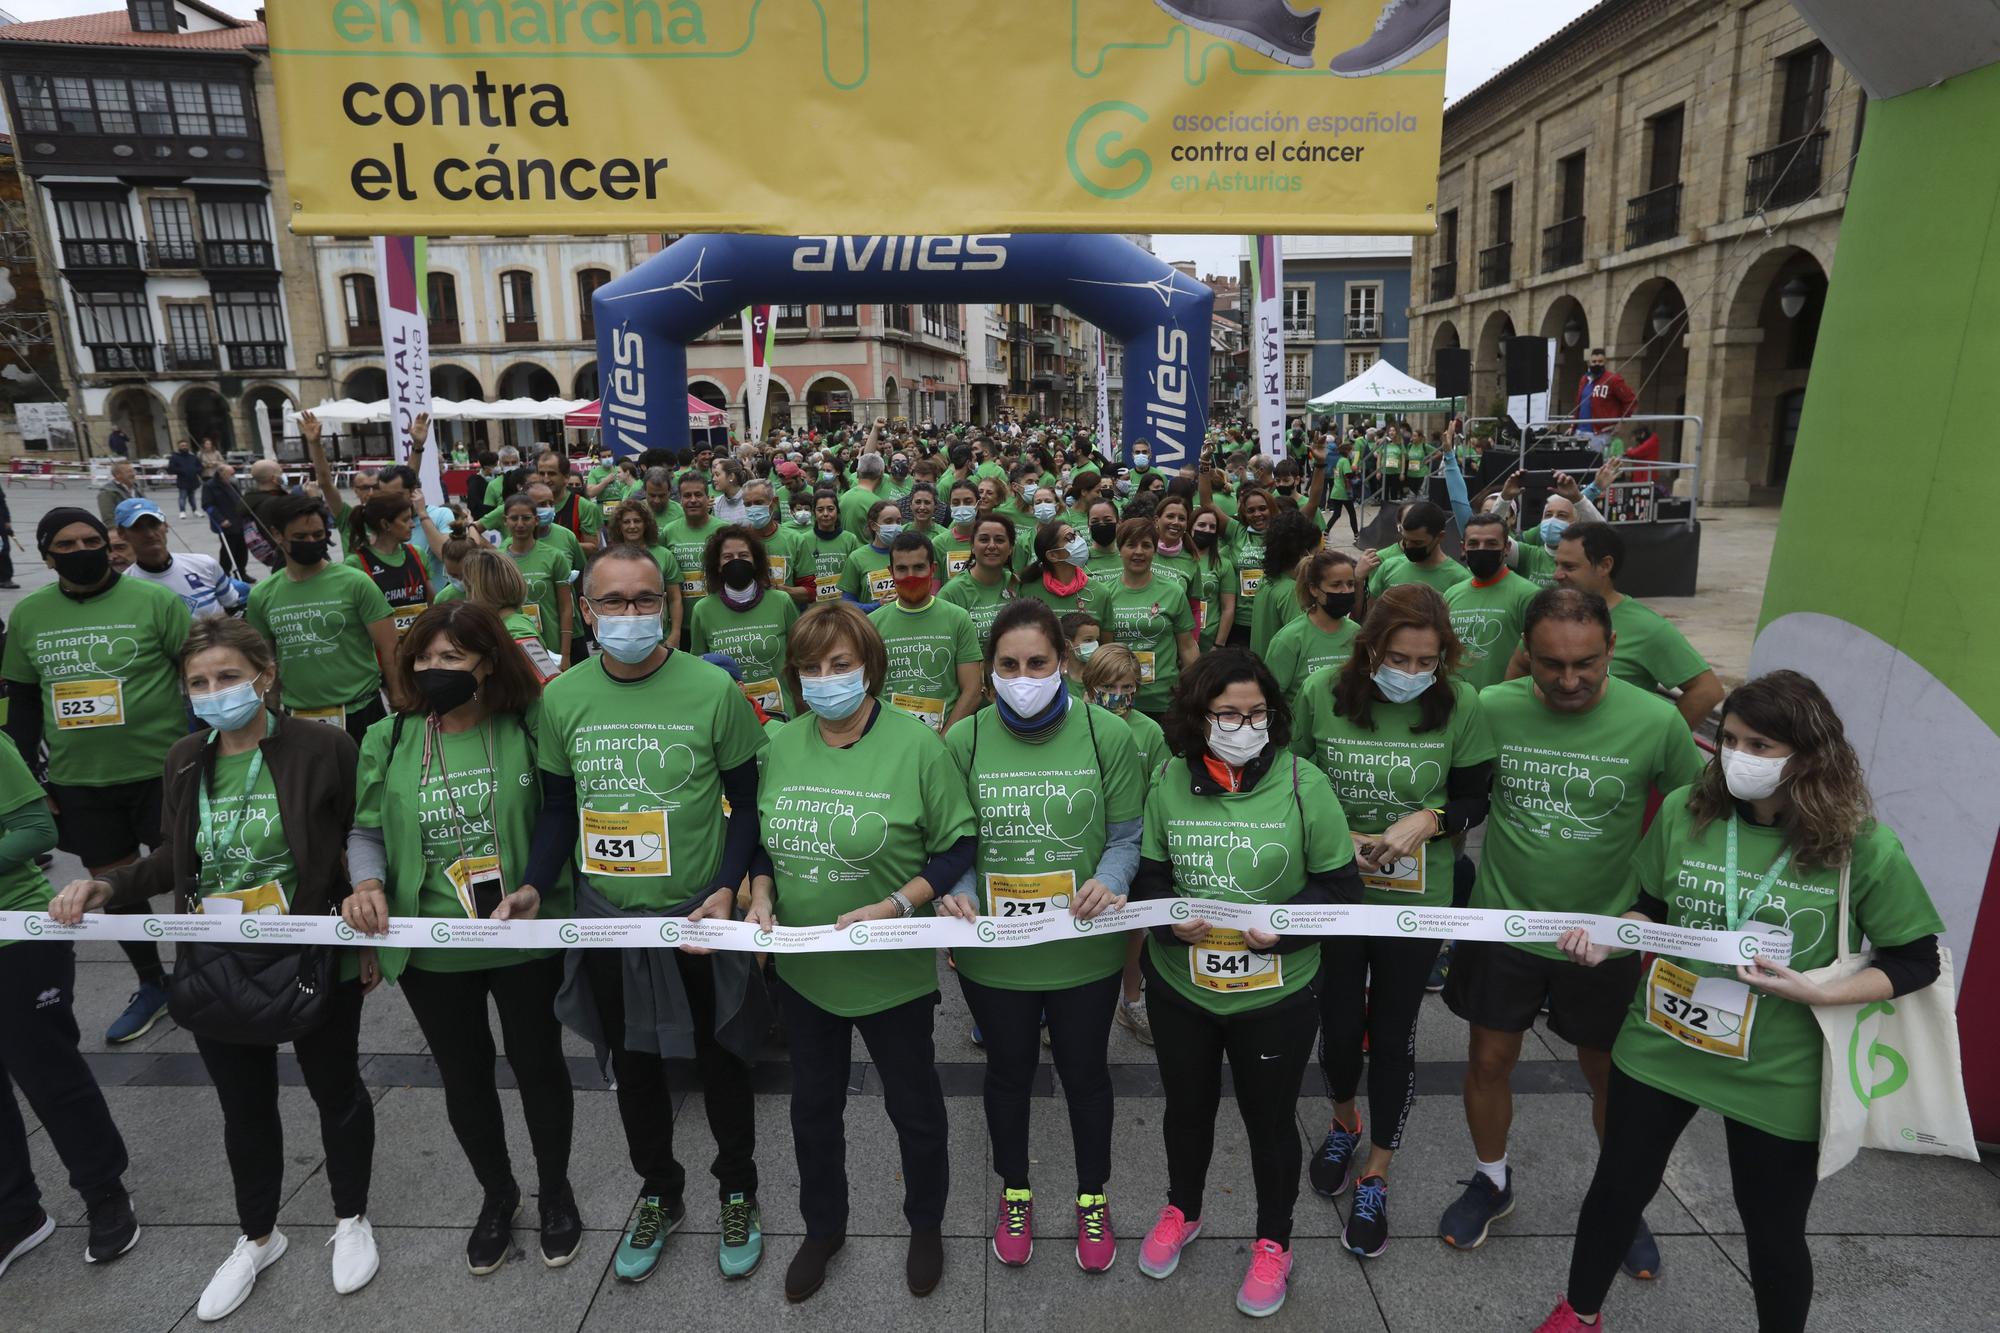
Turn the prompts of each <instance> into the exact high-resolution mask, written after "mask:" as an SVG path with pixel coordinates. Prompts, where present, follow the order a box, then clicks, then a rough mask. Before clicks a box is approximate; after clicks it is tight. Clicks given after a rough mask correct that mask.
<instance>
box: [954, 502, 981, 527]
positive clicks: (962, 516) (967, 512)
mask: <svg viewBox="0 0 2000 1333" xmlns="http://www.w3.org/2000/svg"><path fill="white" fill-rule="evenodd" d="M978 513H979V510H978V508H977V507H976V506H973V505H953V506H952V507H951V521H952V522H954V523H956V524H958V526H960V527H961V528H962V527H964V526H965V525H966V524H968V523H970V522H972V520H973V518H974V517H976V516H977V515H978Z"/></svg>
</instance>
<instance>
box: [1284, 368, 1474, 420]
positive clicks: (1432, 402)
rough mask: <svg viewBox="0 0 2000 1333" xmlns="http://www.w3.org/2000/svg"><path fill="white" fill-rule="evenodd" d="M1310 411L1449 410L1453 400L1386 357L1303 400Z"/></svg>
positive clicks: (1451, 408)
mask: <svg viewBox="0 0 2000 1333" xmlns="http://www.w3.org/2000/svg"><path fill="white" fill-rule="evenodd" d="M1306 409H1307V410H1308V411H1312V412H1451V411H1455V410H1456V409H1457V403H1456V400H1454V399H1450V398H1440V397H1438V396H1437V390H1435V389H1433V388H1431V386H1430V385H1428V384H1424V383H1422V382H1421V381H1418V380H1413V379H1411V378H1410V377H1409V376H1408V375H1405V374H1404V373H1403V372H1402V371H1400V370H1398V369H1396V368H1395V367H1394V366H1392V365H1390V364H1389V363H1388V362H1387V361H1377V362H1376V363H1375V364H1374V365H1372V366H1370V367H1368V369H1366V370H1364V371H1362V372H1361V373H1360V374H1359V375H1356V376H1355V377H1354V378H1353V379H1351V380H1349V381H1348V382H1347V383H1345V384H1343V385H1341V386H1340V387H1339V388H1338V389H1335V390H1333V391H1332V392H1330V393H1323V394H1321V395H1320V396H1319V397H1317V398H1315V399H1313V400H1312V401H1311V402H1309V403H1307V404H1306Z"/></svg>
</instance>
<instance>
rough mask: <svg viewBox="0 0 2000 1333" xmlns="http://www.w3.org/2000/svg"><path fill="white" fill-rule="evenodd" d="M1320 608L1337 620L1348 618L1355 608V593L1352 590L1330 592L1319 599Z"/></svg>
mask: <svg viewBox="0 0 2000 1333" xmlns="http://www.w3.org/2000/svg"><path fill="white" fill-rule="evenodd" d="M1319 609H1320V610H1322V611H1324V612H1326V613H1327V614H1328V615H1330V616H1332V617H1333V618H1334V619H1335V620H1345V619H1347V617H1348V615H1349V613H1351V612H1352V611H1353V610H1354V594H1353V593H1351V592H1330V593H1328V594H1326V595H1325V596H1324V597H1322V598H1320V599H1319Z"/></svg>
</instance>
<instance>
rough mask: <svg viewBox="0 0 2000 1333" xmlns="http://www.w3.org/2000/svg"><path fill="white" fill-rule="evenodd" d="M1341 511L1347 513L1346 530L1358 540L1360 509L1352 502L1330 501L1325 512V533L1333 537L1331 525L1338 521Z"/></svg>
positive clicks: (1359, 533) (1359, 535)
mask: <svg viewBox="0 0 2000 1333" xmlns="http://www.w3.org/2000/svg"><path fill="white" fill-rule="evenodd" d="M1342 510H1346V511H1347V530H1348V531H1349V532H1352V533H1353V534H1354V536H1355V538H1356V540H1359V539H1360V537H1361V509H1360V507H1359V506H1358V505H1356V504H1355V503H1354V501H1352V500H1330V501H1328V502H1327V510H1326V533H1327V536H1329V537H1331V536H1332V535H1333V525H1334V524H1336V523H1338V522H1339V521H1340V514H1341V511H1342Z"/></svg>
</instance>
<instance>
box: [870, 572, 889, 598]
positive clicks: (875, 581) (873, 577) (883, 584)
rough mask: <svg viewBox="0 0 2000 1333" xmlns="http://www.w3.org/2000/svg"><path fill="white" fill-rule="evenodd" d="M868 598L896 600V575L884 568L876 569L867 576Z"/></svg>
mask: <svg viewBox="0 0 2000 1333" xmlns="http://www.w3.org/2000/svg"><path fill="white" fill-rule="evenodd" d="M868 600H869V601H871V602H893V601H895V600H896V576H895V575H894V574H891V573H890V572H889V571H888V570H886V569H878V570H876V571H875V572H874V573H873V574H870V575H869V576H868Z"/></svg>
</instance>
